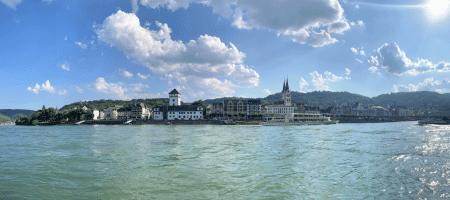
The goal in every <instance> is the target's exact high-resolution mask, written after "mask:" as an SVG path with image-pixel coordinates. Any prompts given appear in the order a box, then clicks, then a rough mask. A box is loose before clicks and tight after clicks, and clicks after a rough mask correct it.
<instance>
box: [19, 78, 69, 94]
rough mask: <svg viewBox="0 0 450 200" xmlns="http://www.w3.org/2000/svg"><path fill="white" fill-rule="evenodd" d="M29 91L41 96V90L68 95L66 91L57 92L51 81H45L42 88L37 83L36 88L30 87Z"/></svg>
mask: <svg viewBox="0 0 450 200" xmlns="http://www.w3.org/2000/svg"><path fill="white" fill-rule="evenodd" d="M27 90H28V91H31V92H34V93H35V94H39V90H44V91H47V92H50V93H53V94H54V93H58V94H59V95H64V94H66V93H67V91H66V90H56V89H55V88H54V87H53V86H51V85H50V81H49V80H47V81H45V83H44V84H42V85H41V86H39V84H37V83H36V86H35V87H34V88H32V87H28V88H27Z"/></svg>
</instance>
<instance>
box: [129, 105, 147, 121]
mask: <svg viewBox="0 0 450 200" xmlns="http://www.w3.org/2000/svg"><path fill="white" fill-rule="evenodd" d="M150 115H151V111H150V110H149V109H148V108H147V107H145V105H144V104H143V103H138V104H133V105H132V106H131V118H133V119H135V120H144V119H150Z"/></svg>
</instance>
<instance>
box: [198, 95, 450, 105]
mask: <svg viewBox="0 0 450 200" xmlns="http://www.w3.org/2000/svg"><path fill="white" fill-rule="evenodd" d="M231 98H233V99H248V98H238V97H231ZM223 99H228V98H217V99H207V100H205V104H206V105H208V104H210V103H214V102H222V101H223ZM258 99H260V100H261V103H262V104H263V105H270V104H273V103H274V102H277V101H280V100H281V93H276V94H271V95H269V96H267V97H265V98H258ZM291 101H292V103H306V104H308V105H312V106H320V105H321V106H324V107H328V106H334V105H349V104H350V105H351V104H354V103H356V102H359V103H362V104H370V105H377V106H383V107H387V106H394V105H396V106H406V107H413V108H428V107H439V108H440V109H446V110H449V109H450V93H447V94H439V93H437V92H428V91H422V92H399V93H391V94H382V95H379V96H376V97H372V98H370V97H366V96H363V95H359V94H353V93H349V92H329V91H314V92H308V93H300V92H295V91H292V92H291Z"/></svg>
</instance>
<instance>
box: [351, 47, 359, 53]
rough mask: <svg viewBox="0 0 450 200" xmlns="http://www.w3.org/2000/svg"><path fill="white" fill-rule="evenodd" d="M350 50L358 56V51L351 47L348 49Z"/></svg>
mask: <svg viewBox="0 0 450 200" xmlns="http://www.w3.org/2000/svg"><path fill="white" fill-rule="evenodd" d="M350 50H351V51H352V52H353V53H354V54H355V55H358V49H355V48H353V47H350Z"/></svg>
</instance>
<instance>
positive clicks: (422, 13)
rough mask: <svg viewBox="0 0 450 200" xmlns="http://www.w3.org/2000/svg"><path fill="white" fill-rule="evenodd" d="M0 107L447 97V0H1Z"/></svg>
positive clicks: (449, 54) (449, 65) (449, 41)
mask: <svg viewBox="0 0 450 200" xmlns="http://www.w3.org/2000/svg"><path fill="white" fill-rule="evenodd" d="M0 2H1V3H0V26H1V27H2V28H1V29H0V60H1V61H0V108H1V109H31V110H37V109H40V108H41V107H42V105H45V106H46V107H56V106H57V107H62V106H64V105H66V104H70V103H73V102H78V101H90V100H100V99H115V100H131V99H146V98H168V93H169V92H170V91H171V90H172V89H173V88H176V89H177V90H178V91H179V92H180V93H181V95H182V97H181V98H182V99H181V100H182V101H184V102H192V101H196V100H199V99H203V100H204V99H210V98H217V97H229V96H235V97H247V98H263V97H266V96H267V95H270V94H274V93H278V92H281V90H282V87H283V81H284V80H285V79H288V80H289V86H290V89H291V91H298V92H311V91H335V92H340V91H347V92H351V93H356V94H360V95H364V96H368V97H374V96H378V95H380V94H386V93H393V92H407V91H436V92H439V93H447V92H450V87H449V86H450V79H449V75H450V73H449V72H450V51H449V48H448V47H449V46H450V37H449V35H450V14H449V13H450V1H447V0H378V1H373V0H355V1H353V0H302V1H298V0H130V1H117V0H107V1H106V0H93V1H60V0H42V1H41V0H0Z"/></svg>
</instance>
